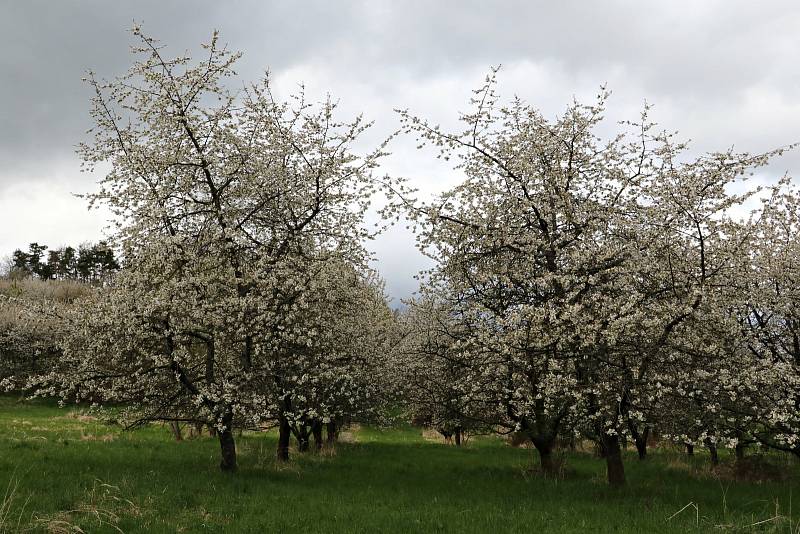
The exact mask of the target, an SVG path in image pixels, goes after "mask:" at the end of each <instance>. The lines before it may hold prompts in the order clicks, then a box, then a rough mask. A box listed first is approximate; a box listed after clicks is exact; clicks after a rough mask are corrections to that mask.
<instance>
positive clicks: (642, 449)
mask: <svg viewBox="0 0 800 534" xmlns="http://www.w3.org/2000/svg"><path fill="white" fill-rule="evenodd" d="M649 437H650V427H649V426H646V427H644V430H643V431H642V433H641V434H639V433H638V432H637V433H636V434H634V437H633V442H634V443H635V444H636V452H637V454H638V455H639V459H640V460H644V459H645V458H647V439H648V438H649Z"/></svg>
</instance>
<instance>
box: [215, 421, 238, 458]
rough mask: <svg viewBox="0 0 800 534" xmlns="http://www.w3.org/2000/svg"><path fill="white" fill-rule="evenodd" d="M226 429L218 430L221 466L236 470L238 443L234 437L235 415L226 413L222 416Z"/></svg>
mask: <svg viewBox="0 0 800 534" xmlns="http://www.w3.org/2000/svg"><path fill="white" fill-rule="evenodd" d="M221 422H222V424H223V425H224V426H225V429H224V430H222V431H219V432H217V436H218V437H219V448H220V451H221V453H222V461H220V464H219V468H220V469H222V470H223V471H236V443H235V442H234V439H233V415H232V414H226V415H225V416H223V417H222V421H221Z"/></svg>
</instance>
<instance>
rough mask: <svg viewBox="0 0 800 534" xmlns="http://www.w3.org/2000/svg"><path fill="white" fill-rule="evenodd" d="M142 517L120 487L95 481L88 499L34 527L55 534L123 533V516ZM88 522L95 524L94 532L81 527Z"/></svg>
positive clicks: (35, 520)
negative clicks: (120, 522) (106, 530)
mask: <svg viewBox="0 0 800 534" xmlns="http://www.w3.org/2000/svg"><path fill="white" fill-rule="evenodd" d="M141 515H142V510H141V508H140V507H139V506H137V505H136V504H135V503H134V502H133V501H131V500H130V499H126V498H124V497H122V495H121V491H120V489H119V487H118V486H114V485H112V484H106V483H105V482H103V481H102V480H95V481H94V482H93V483H92V487H91V488H89V489H88V490H87V491H86V496H85V498H84V499H83V500H82V501H81V502H79V503H78V505H77V506H76V507H75V508H73V509H71V510H63V511H60V512H56V513H55V514H50V515H45V516H41V517H34V518H33V521H32V525H31V527H32V528H38V529H43V530H45V531H46V532H49V533H53V534H74V533H84V532H92V531H94V530H95V527H96V528H98V529H100V528H105V529H112V530H115V531H117V532H122V529H120V528H119V526H118V524H119V521H120V519H121V518H122V517H124V516H127V517H139V516H141ZM87 522H88V523H89V524H91V525H92V529H91V530H84V529H83V528H81V524H85V523H87Z"/></svg>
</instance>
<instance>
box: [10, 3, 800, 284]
mask: <svg viewBox="0 0 800 534" xmlns="http://www.w3.org/2000/svg"><path fill="white" fill-rule="evenodd" d="M134 20H136V21H138V22H141V23H143V26H144V28H145V29H146V31H148V32H149V33H150V34H151V35H153V36H155V37H157V38H160V39H161V40H162V41H164V43H165V44H166V45H168V50H169V51H170V52H172V53H180V52H182V51H184V50H185V49H190V50H196V49H197V45H198V44H199V42H201V41H203V40H205V39H207V38H208V36H209V35H210V32H211V30H212V29H214V28H216V29H219V30H220V31H221V33H222V38H223V40H224V41H226V42H227V43H229V45H230V47H231V48H234V49H240V50H243V51H244V52H245V56H244V58H243V59H242V62H241V64H240V68H239V69H238V70H239V72H240V73H241V74H242V78H243V79H245V80H248V79H252V78H253V77H255V76H257V75H259V74H260V73H261V72H263V70H264V69H265V68H267V67H269V68H270V69H271V70H272V72H273V75H274V77H275V80H276V83H277V85H278V86H279V88H280V89H281V91H283V92H284V93H285V92H288V91H290V90H291V89H292V88H293V87H294V84H296V83H297V82H301V81H304V82H306V83H307V86H308V88H309V92H310V93H311V94H312V95H320V96H321V95H324V94H325V93H326V92H328V91H330V92H331V93H332V94H333V95H335V96H336V97H339V98H341V100H342V109H343V110H344V111H345V112H348V113H355V112H362V111H363V112H364V113H365V114H366V115H367V116H368V117H370V118H373V119H375V120H376V121H377V124H376V128H375V131H374V133H373V134H371V136H370V137H369V140H370V141H371V142H378V140H380V139H381V138H382V137H383V136H385V135H387V134H388V133H389V132H391V131H392V130H393V129H394V128H396V127H397V121H396V117H395V116H394V115H393V113H392V111H391V110H392V108H395V107H409V108H411V109H413V110H415V111H417V112H419V113H421V114H423V115H426V116H429V117H431V118H432V119H433V120H435V121H441V122H442V123H444V124H452V123H453V121H454V120H455V119H456V118H457V116H458V111H459V110H463V109H465V107H466V102H467V99H468V98H469V90H470V88H471V87H473V86H475V85H476V84H479V83H480V81H481V78H482V76H483V74H485V73H486V71H487V70H488V68H489V66H491V65H497V64H500V63H502V64H503V65H504V69H503V71H502V72H501V76H500V80H501V85H500V89H501V91H502V92H503V93H504V94H506V95H508V96H511V95H512V94H515V93H516V94H519V95H520V96H523V97H524V98H526V99H528V100H529V101H530V102H532V103H534V104H536V105H538V106H540V107H541V108H542V109H543V111H544V112H545V113H547V114H555V113H557V112H559V111H560V110H561V109H562V108H563V107H564V106H565V105H566V104H567V103H568V102H569V100H570V99H571V98H572V96H573V95H577V96H579V97H588V96H590V95H592V94H593V93H594V92H596V91H597V89H598V87H599V85H600V84H602V83H605V82H607V83H608V85H609V87H610V88H611V89H613V90H614V97H613V98H612V101H611V109H610V110H609V115H610V116H611V117H612V118H629V117H630V116H631V115H634V116H635V114H636V113H637V111H638V110H639V109H640V108H641V105H642V102H643V101H644V100H645V99H647V100H648V101H650V102H652V103H653V104H655V106H656V108H655V110H654V118H656V119H657V120H659V122H661V123H662V124H663V125H664V126H665V127H667V128H668V129H680V130H681V132H682V133H683V134H684V135H685V136H686V137H689V138H692V139H694V145H693V146H694V147H695V149H696V150H698V151H706V150H712V149H720V148H726V147H728V146H730V145H732V144H735V145H736V147H737V148H739V149H742V150H745V149H747V150H754V151H758V150H766V149H768V148H771V147H773V146H777V145H783V144H786V143H789V142H793V141H798V140H800V128H798V124H800V68H798V67H797V66H796V58H797V57H798V55H800V54H799V53H800V38H799V37H798V36H797V32H796V28H798V27H800V5H798V4H797V3H796V2H793V1H788V0H787V1H775V2H744V1H738V2H731V1H722V0H716V1H711V2H702V3H700V2H693V1H673V2H661V3H646V4H645V3H642V2H634V1H613V2H602V3H600V2H592V3H589V2H577V1H575V2H524V1H518V2H516V1H504V2H479V1H474V0H469V1H455V0H451V1H443V2H428V1H422V0H411V1H406V2H389V1H374V0H363V1H361V2H358V1H351V2H325V1H316V2H302V3H296V2H284V1H274V2H258V1H248V2H245V1H240V2H224V3H223V2H214V1H211V0H205V1H199V2H198V1H191V2H190V1H188V0H186V1H177V0H173V1H156V0H145V1H139V2H135V3H133V2H125V3H123V2H114V3H111V2H104V1H101V0H61V1H59V2H52V1H44V0H26V1H14V0H0V72H2V75H1V76H2V77H1V78H0V162H1V163H2V165H0V255H2V254H4V253H6V252H10V251H11V250H13V248H15V247H17V246H24V245H25V244H26V243H27V242H28V241H31V240H40V241H47V240H50V242H51V243H52V244H57V243H58V242H75V241H77V240H82V239H90V238H93V236H94V235H97V236H99V235H100V229H101V228H102V226H103V221H102V218H101V217H100V215H99V214H94V215H92V214H87V213H86V212H85V211H83V210H80V203H79V202H77V201H75V200H74V199H72V198H71V197H69V195H68V194H69V192H76V191H85V190H87V189H89V188H91V187H92V180H93V178H92V177H90V176H86V175H81V174H80V173H79V172H78V168H79V166H78V164H79V162H78V161H77V158H76V157H75V156H74V153H73V147H74V145H75V144H76V143H77V142H79V141H80V140H81V139H82V138H83V135H84V134H83V132H84V131H85V129H86V128H88V127H89V120H88V99H89V96H90V94H89V91H88V89H87V88H86V87H85V86H84V84H82V83H81V81H80V79H81V77H82V76H83V74H84V72H85V71H86V70H87V69H90V68H91V69H92V70H94V71H95V72H97V73H98V74H99V75H101V76H106V77H110V76H114V75H117V74H121V73H122V72H124V71H125V69H126V68H127V66H128V65H129V63H130V55H129V54H128V47H129V45H130V44H132V43H131V39H130V35H129V33H127V32H126V31H125V30H126V29H128V28H129V27H130V26H131V24H132V22H133V21H134ZM393 152H394V155H393V156H392V157H390V158H388V159H387V161H386V163H385V170H386V171H387V172H391V173H397V174H402V175H405V176H408V177H409V178H411V179H412V182H413V183H414V184H415V185H417V186H419V187H420V188H421V189H422V190H423V191H425V192H434V191H438V190H441V189H442V188H444V187H445V186H446V185H448V184H450V183H452V182H453V180H454V177H453V175H452V174H451V173H448V172H447V171H446V169H444V168H442V167H441V166H440V165H438V164H437V163H435V162H432V161H431V158H430V157H429V156H430V154H426V153H419V152H417V151H415V150H414V149H413V143H412V142H411V141H409V140H399V141H398V142H397V143H395V144H394V145H393ZM799 164H800V154H798V153H797V152H795V153H793V154H790V155H788V156H787V157H785V158H782V159H781V160H780V161H778V162H776V163H775V164H774V165H773V166H772V167H770V168H769V169H768V170H767V173H768V174H770V173H771V174H778V173H782V172H783V171H786V170H790V171H791V170H795V171H796V170H797V168H798V166H799ZM23 192H24V193H23ZM59 195H63V201H62V200H59V199H61V198H62V197H60V196H59ZM76 210H80V212H76ZM374 249H375V251H376V253H377V255H378V257H379V260H380V261H379V265H378V266H379V268H380V269H381V270H382V272H384V274H385V276H386V278H387V282H388V289H389V292H390V293H391V294H392V295H394V296H398V297H399V296H407V295H408V294H409V293H410V291H411V290H412V289H413V287H414V286H415V282H414V280H413V278H412V274H413V273H414V272H416V271H417V270H418V269H419V268H420V266H422V265H424V260H423V259H422V258H421V256H420V255H419V254H418V253H416V252H415V251H414V249H413V238H412V236H411V235H410V234H409V233H408V232H405V231H403V230H402V229H396V230H394V231H392V232H390V233H389V234H387V235H386V236H384V237H382V238H380V239H379V240H378V241H377V242H375V243H374Z"/></svg>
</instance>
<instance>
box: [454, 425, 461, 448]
mask: <svg viewBox="0 0 800 534" xmlns="http://www.w3.org/2000/svg"><path fill="white" fill-rule="evenodd" d="M455 434H456V447H460V446H461V427H460V426H457V427H456V433H455Z"/></svg>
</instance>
